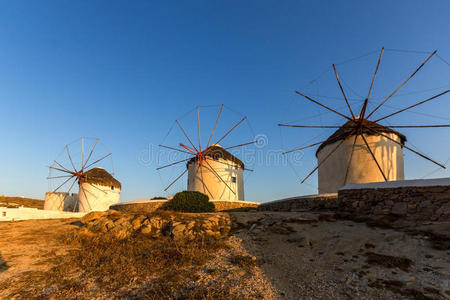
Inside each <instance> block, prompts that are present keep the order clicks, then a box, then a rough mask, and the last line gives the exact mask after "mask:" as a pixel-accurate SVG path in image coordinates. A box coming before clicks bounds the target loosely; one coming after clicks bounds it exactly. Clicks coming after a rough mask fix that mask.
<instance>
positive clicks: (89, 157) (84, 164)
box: [81, 139, 99, 171]
mask: <svg viewBox="0 0 450 300" xmlns="http://www.w3.org/2000/svg"><path fill="white" fill-rule="evenodd" d="M98 141H99V139H95V144H94V146H92V149H91V151H90V152H89V155H88V157H87V158H86V161H85V162H84V163H83V166H82V167H81V171H84V169H85V166H86V165H87V163H88V162H89V159H91V156H92V153H94V149H95V147H96V146H97V144H98Z"/></svg>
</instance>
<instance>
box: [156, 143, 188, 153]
mask: <svg viewBox="0 0 450 300" xmlns="http://www.w3.org/2000/svg"><path fill="white" fill-rule="evenodd" d="M158 146H159V147H163V148H167V149H171V150H175V151H179V152H183V153H187V154H192V153H191V152H187V151H184V150H181V149H177V148H174V147H169V146H165V145H158Z"/></svg>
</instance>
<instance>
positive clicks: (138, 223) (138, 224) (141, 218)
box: [131, 216, 145, 230]
mask: <svg viewBox="0 0 450 300" xmlns="http://www.w3.org/2000/svg"><path fill="white" fill-rule="evenodd" d="M144 220H145V216H138V217H137V218H135V219H134V220H133V221H132V222H131V225H132V226H133V230H139V229H140V228H141V226H142V222H143V221H144Z"/></svg>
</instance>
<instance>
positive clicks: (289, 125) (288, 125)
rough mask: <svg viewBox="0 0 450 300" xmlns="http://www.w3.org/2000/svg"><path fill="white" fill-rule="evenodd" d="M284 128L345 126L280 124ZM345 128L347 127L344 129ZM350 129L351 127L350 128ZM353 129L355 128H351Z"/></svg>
mask: <svg viewBox="0 0 450 300" xmlns="http://www.w3.org/2000/svg"><path fill="white" fill-rule="evenodd" d="M278 126H283V127H298V128H341V127H343V126H321V125H291V124H278ZM344 128H345V127H344ZM349 128H350V127H349ZM351 128H353V127H351Z"/></svg>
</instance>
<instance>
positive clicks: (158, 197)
mask: <svg viewBox="0 0 450 300" xmlns="http://www.w3.org/2000/svg"><path fill="white" fill-rule="evenodd" d="M166 199H167V198H166V197H160V196H156V197H153V198H152V199H151V200H166Z"/></svg>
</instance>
